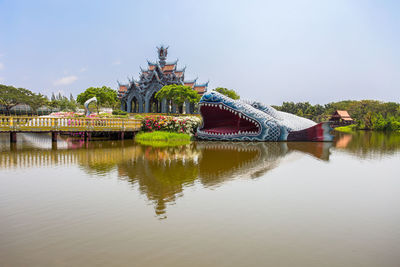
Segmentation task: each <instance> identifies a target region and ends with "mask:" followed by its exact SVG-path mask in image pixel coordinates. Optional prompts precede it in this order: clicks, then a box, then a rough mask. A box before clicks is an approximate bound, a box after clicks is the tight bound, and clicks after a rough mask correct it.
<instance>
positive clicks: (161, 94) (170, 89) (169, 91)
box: [155, 84, 200, 106]
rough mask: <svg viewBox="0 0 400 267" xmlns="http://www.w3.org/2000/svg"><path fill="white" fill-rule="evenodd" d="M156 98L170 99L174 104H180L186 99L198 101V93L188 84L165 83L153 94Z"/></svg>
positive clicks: (192, 101)
mask: <svg viewBox="0 0 400 267" xmlns="http://www.w3.org/2000/svg"><path fill="white" fill-rule="evenodd" d="M155 97H156V98H157V99H158V100H162V99H163V98H165V99H168V100H171V101H172V102H173V103H174V104H175V105H177V106H182V105H183V103H184V102H185V101H186V100H188V101H189V102H190V103H197V102H199V101H200V96H199V94H198V93H197V92H196V91H194V90H193V89H192V88H190V87H189V86H184V85H178V84H170V85H165V86H164V87H163V88H161V90H160V91H158V92H157V93H156V95H155Z"/></svg>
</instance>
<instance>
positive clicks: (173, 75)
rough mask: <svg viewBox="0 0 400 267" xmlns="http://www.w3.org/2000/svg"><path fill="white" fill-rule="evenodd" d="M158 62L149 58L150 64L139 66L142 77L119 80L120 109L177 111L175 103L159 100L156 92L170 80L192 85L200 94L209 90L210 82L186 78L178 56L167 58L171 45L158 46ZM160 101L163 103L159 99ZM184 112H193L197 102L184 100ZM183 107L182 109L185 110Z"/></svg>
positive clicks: (148, 62) (170, 81) (175, 82)
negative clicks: (175, 58)
mask: <svg viewBox="0 0 400 267" xmlns="http://www.w3.org/2000/svg"><path fill="white" fill-rule="evenodd" d="M157 53H158V59H159V60H158V62H150V61H147V68H145V69H143V68H140V70H141V72H140V76H139V80H134V79H132V80H130V79H129V82H128V83H127V84H122V83H120V82H118V86H119V90H118V98H119V99H120V100H121V109H122V110H124V111H127V112H132V113H143V112H145V113H176V112H177V110H176V107H175V105H172V103H171V101H167V100H166V99H163V100H162V101H158V100H157V99H156V98H155V94H156V93H157V92H158V91H159V90H160V89H161V88H162V87H163V86H164V85H169V84H181V85H186V86H189V87H191V88H192V89H193V90H195V91H197V93H198V94H200V95H203V94H204V93H205V92H206V91H207V87H208V82H207V83H197V79H194V80H185V69H186V67H184V68H178V66H177V64H178V60H175V61H173V62H167V61H166V60H167V53H168V47H164V46H161V47H157ZM160 102H161V103H160ZM184 110H185V113H187V114H188V113H194V110H195V109H194V105H193V104H192V103H189V102H188V101H186V102H185V104H184ZM182 111H183V110H181V111H180V112H182Z"/></svg>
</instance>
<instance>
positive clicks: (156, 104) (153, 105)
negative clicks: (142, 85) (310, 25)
mask: <svg viewBox="0 0 400 267" xmlns="http://www.w3.org/2000/svg"><path fill="white" fill-rule="evenodd" d="M155 95H156V92H154V94H153V95H152V96H151V97H150V100H149V101H150V113H159V112H160V111H161V108H160V101H158V99H157V98H156V97H155Z"/></svg>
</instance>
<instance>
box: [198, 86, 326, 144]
mask: <svg viewBox="0 0 400 267" xmlns="http://www.w3.org/2000/svg"><path fill="white" fill-rule="evenodd" d="M199 110H200V114H201V116H202V117H203V123H202V125H201V126H200V127H199V128H198V129H197V137H198V138H200V139H205V140H232V141H333V136H332V135H331V134H330V133H329V132H330V131H331V130H332V128H331V127H330V125H329V123H327V122H325V123H319V124H317V123H315V122H313V121H311V120H309V119H306V118H301V117H299V116H296V115H293V114H289V113H286V112H282V111H278V110H276V109H274V108H273V107H271V106H268V105H264V104H261V103H259V102H252V103H246V102H243V101H241V100H233V99H231V98H229V97H227V96H225V95H222V94H220V93H218V92H215V91H211V92H208V93H206V94H204V95H203V96H202V98H201V99H200V103H199Z"/></svg>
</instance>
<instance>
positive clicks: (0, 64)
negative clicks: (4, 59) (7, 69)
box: [0, 62, 4, 70]
mask: <svg viewBox="0 0 400 267" xmlns="http://www.w3.org/2000/svg"><path fill="white" fill-rule="evenodd" d="M3 69H4V64H3V63H1V62H0V70H3Z"/></svg>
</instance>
